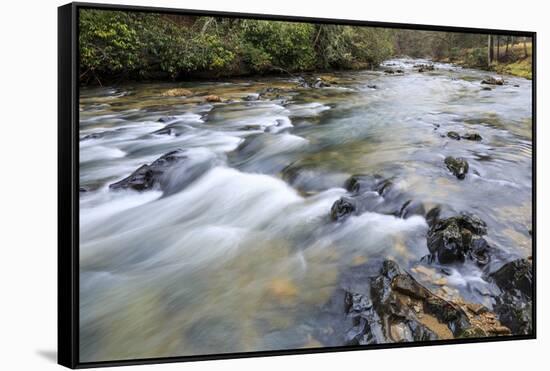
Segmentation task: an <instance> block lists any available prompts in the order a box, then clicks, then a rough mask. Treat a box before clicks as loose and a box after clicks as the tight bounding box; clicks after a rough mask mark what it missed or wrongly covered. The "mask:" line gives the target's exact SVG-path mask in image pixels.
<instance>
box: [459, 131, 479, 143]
mask: <svg viewBox="0 0 550 371" xmlns="http://www.w3.org/2000/svg"><path fill="white" fill-rule="evenodd" d="M462 139H466V140H473V141H476V142H480V141H481V140H482V139H483V138H482V137H481V135H479V134H478V133H466V134H464V135H463V136H462Z"/></svg>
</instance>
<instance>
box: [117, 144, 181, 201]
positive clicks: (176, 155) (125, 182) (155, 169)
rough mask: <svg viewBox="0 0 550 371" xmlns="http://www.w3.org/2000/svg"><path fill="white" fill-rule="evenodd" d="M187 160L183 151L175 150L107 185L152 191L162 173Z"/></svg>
mask: <svg viewBox="0 0 550 371" xmlns="http://www.w3.org/2000/svg"><path fill="white" fill-rule="evenodd" d="M185 159H187V156H185V155H183V151H180V150H176V151H172V152H168V153H166V154H164V155H162V156H161V157H159V158H158V159H156V160H155V161H153V162H152V163H151V164H150V165H147V164H146V165H142V166H140V167H139V168H138V169H137V170H136V171H134V172H133V173H132V174H130V175H129V176H128V177H126V178H124V179H122V180H120V181H118V182H116V183H113V184H111V185H109V188H111V189H128V188H130V189H133V190H136V191H145V190H148V189H152V188H153V187H154V186H155V185H156V184H158V183H159V181H160V177H161V176H162V175H163V174H164V172H165V171H166V170H167V169H168V168H169V167H171V166H172V165H174V164H175V163H177V162H180V161H183V160H185Z"/></svg>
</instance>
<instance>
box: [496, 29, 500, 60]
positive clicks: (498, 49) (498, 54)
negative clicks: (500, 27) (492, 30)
mask: <svg viewBox="0 0 550 371" xmlns="http://www.w3.org/2000/svg"><path fill="white" fill-rule="evenodd" d="M499 58H500V35H499V36H497V57H496V60H497V64H498V59H499Z"/></svg>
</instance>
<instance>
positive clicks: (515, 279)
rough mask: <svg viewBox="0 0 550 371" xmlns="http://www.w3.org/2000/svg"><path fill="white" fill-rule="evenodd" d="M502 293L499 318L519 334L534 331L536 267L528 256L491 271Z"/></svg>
mask: <svg viewBox="0 0 550 371" xmlns="http://www.w3.org/2000/svg"><path fill="white" fill-rule="evenodd" d="M488 280H489V281H491V282H493V283H495V284H496V285H497V286H498V287H499V289H500V290H501V294H500V295H499V296H497V297H496V298H495V305H494V309H495V312H496V313H497V314H498V316H499V320H500V321H501V322H502V323H503V324H504V325H505V326H507V327H509V328H510V329H511V330H512V332H513V333H514V334H516V335H528V334H531V333H532V332H533V324H532V323H533V318H532V317H533V267H532V263H531V261H530V260H529V259H517V260H514V261H511V262H509V263H506V264H504V265H503V266H502V267H501V268H500V269H498V270H497V271H495V272H493V273H491V274H489V276H488Z"/></svg>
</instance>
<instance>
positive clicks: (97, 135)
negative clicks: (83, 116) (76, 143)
mask: <svg viewBox="0 0 550 371" xmlns="http://www.w3.org/2000/svg"><path fill="white" fill-rule="evenodd" d="M104 136H105V132H100V133H92V134H88V135H86V136H85V137H83V138H82V139H80V140H90V139H101V138H103V137H104Z"/></svg>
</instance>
